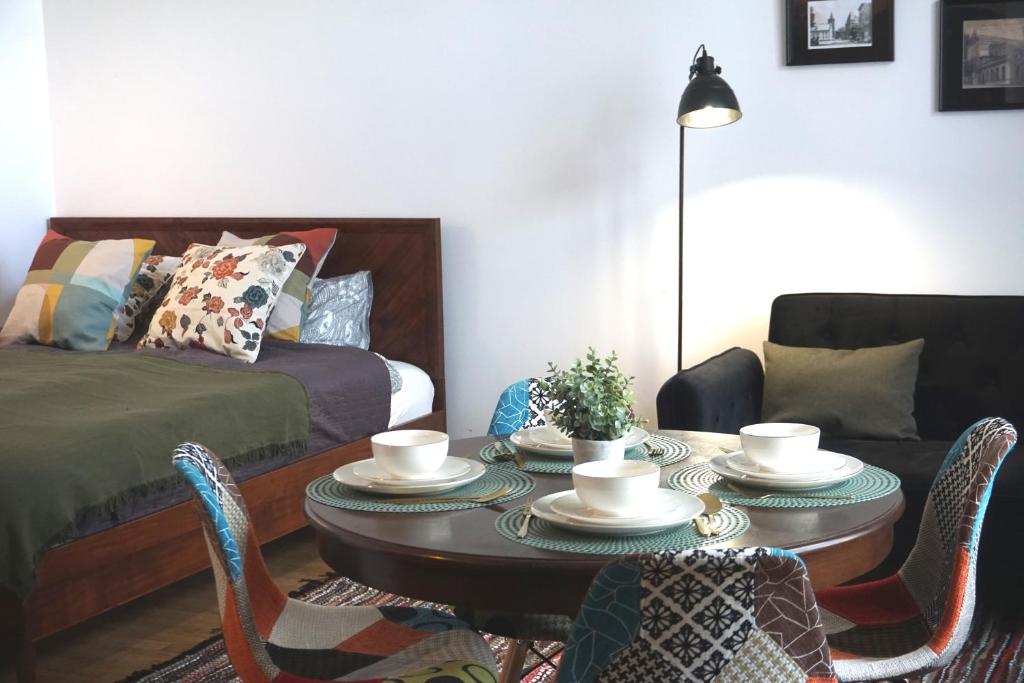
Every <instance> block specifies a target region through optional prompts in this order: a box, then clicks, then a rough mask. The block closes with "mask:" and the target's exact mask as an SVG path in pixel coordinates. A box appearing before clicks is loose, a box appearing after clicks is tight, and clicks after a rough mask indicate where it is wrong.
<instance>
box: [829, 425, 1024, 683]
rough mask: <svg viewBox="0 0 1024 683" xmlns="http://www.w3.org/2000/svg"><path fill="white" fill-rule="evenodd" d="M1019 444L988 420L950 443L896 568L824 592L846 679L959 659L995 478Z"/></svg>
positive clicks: (1006, 428) (897, 673)
mask: <svg viewBox="0 0 1024 683" xmlns="http://www.w3.org/2000/svg"><path fill="white" fill-rule="evenodd" d="M1016 442H1017V432H1016V430H1015V429H1014V428H1013V425H1011V424H1010V423H1009V422H1007V421H1006V420H1003V419H1001V418H988V419H985V420H981V421H980V422H978V423H976V424H974V425H973V426H971V427H970V428H968V429H967V431H965V432H964V433H963V434H962V435H961V436H960V438H959V439H958V440H957V441H956V443H955V444H954V445H953V447H952V448H951V449H950V451H949V454H948V455H947V456H946V459H945V461H944V462H943V464H942V467H941V468H940V469H939V472H938V474H937V475H936V477H935V481H934V482H933V484H932V488H931V492H930V493H929V494H928V499H927V501H926V503H925V508H924V515H923V517H922V519H921V527H920V529H919V531H918V536H917V542H916V543H915V545H914V548H913V550H912V551H911V553H910V555H909V556H908V557H907V560H906V562H905V563H904V565H903V567H901V568H900V570H899V572H897V573H896V574H894V575H892V576H890V577H888V578H885V579H881V580H878V581H873V582H870V583H865V584H858V585H853V586H841V587H837V588H831V589H828V590H824V591H821V592H819V594H818V604H819V606H820V607H821V610H822V618H823V620H824V624H825V627H826V631H827V633H828V639H829V643H830V645H831V646H832V651H833V657H834V659H835V666H836V671H837V673H838V674H839V677H840V679H841V680H874V679H885V678H891V677H902V676H908V675H911V674H915V673H919V672H923V671H928V670H931V669H937V668H940V667H943V666H946V665H947V664H949V662H950V661H952V659H953V658H954V657H955V656H956V654H957V652H959V650H960V648H961V647H962V646H963V644H964V642H965V641H966V640H967V636H968V632H969V631H970V628H971V620H972V618H973V615H974V598H975V573H976V567H977V562H978V542H979V539H980V536H981V525H982V521H983V520H984V517H985V509H986V507H987V506H988V500H989V496H990V495H991V493H992V485H993V484H994V483H995V476H996V473H997V472H998V471H999V466H1000V465H1001V464H1002V462H1003V460H1004V459H1005V458H1006V456H1007V455H1008V454H1009V453H1010V451H1011V450H1012V449H1013V447H1014V445H1015V444H1016Z"/></svg>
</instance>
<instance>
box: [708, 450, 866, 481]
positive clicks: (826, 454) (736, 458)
mask: <svg viewBox="0 0 1024 683" xmlns="http://www.w3.org/2000/svg"><path fill="white" fill-rule="evenodd" d="M813 459H814V463H815V468H814V469H812V470H803V471H798V472H779V471H778V470H769V469H766V468H764V467H761V466H760V465H758V464H757V463H756V462H754V461H753V460H751V459H750V457H749V456H748V455H747V454H746V453H744V452H743V451H735V452H733V453H730V454H729V460H728V462H729V467H731V468H732V469H734V470H736V471H738V472H743V473H744V474H754V475H757V476H759V477H763V478H765V479H782V480H788V479H792V478H793V477H803V476H814V475H820V476H826V475H828V474H830V473H831V472H834V471H835V470H838V469H840V468H842V467H845V466H846V456H844V455H839V454H838V453H832V452H831V451H826V450H820V449H819V450H818V451H817V453H816V454H815V455H814V458H813Z"/></svg>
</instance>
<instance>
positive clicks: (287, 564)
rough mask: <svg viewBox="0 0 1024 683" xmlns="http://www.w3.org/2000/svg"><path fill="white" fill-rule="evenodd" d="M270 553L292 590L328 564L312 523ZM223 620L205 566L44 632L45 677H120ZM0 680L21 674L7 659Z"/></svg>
mask: <svg viewBox="0 0 1024 683" xmlns="http://www.w3.org/2000/svg"><path fill="white" fill-rule="evenodd" d="M263 556H264V558H265V559H266V561H267V565H268V566H269V567H270V571H271V573H272V574H273V575H274V578H275V579H276V580H277V583H278V584H279V585H280V586H281V588H282V589H283V590H285V592H288V591H291V590H295V589H296V588H297V587H298V586H299V585H301V584H302V582H303V580H304V579H316V578H319V577H320V576H322V575H323V574H324V573H326V572H327V571H328V569H329V568H328V567H327V565H325V564H324V563H323V562H322V561H321V560H320V557H319V556H318V555H317V553H316V547H315V546H314V543H313V534H312V532H311V530H309V529H304V530H302V531H297V532H295V533H294V534H291V535H289V536H286V537H284V538H282V539H279V540H277V541H274V542H273V543H270V544H269V545H267V546H264V548H263ZM219 625H220V621H219V617H218V615H217V595H216V591H215V588H214V583H213V575H212V574H211V573H210V572H209V571H205V572H203V573H201V574H199V575H197V576H193V577H192V578H189V579H186V580H185V581H182V582H180V583H178V584H176V585H174V586H170V587H168V588H164V589H162V590H160V591H157V592H156V593H153V594H152V595H148V596H146V597H144V598H142V599H140V600H136V601H135V602H133V603H131V604H128V605H125V606H124V607H120V608H118V609H115V610H113V611H110V612H107V613H106V614H103V615H101V616H99V617H96V618H95V619H92V620H90V621H88V622H86V623H84V624H79V625H78V626H76V627H74V628H71V629H69V630H67V631H64V632H63V633H59V634H57V635H55V636H53V637H52V638H49V639H47V640H44V641H43V642H42V643H40V644H39V664H38V669H37V671H38V682H39V683H51V682H53V683H56V682H58V681H59V682H61V683H105V682H108V681H117V680H120V679H121V678H124V677H125V676H127V675H128V674H131V673H133V672H135V671H139V670H140V669H148V668H149V667H151V666H153V665H154V664H157V663H158V662H162V661H165V660H167V659H170V658H172V657H174V656H175V655H177V654H178V653H180V652H184V651H185V650H187V649H189V648H190V647H192V646H193V645H195V644H196V643H198V642H200V641H202V640H205V639H207V638H209V637H210V636H211V635H212V634H213V632H214V630H216V629H217V628H218V627H219ZM5 649H6V648H5ZM2 656H4V657H7V656H8V655H7V654H6V652H5V653H4V654H3V655H2ZM0 681H3V683H8V682H9V681H10V682H13V681H14V672H13V669H12V666H11V663H10V661H9V660H7V659H5V660H3V661H0Z"/></svg>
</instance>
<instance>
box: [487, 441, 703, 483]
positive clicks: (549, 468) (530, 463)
mask: <svg viewBox="0 0 1024 683" xmlns="http://www.w3.org/2000/svg"><path fill="white" fill-rule="evenodd" d="M648 443H649V444H650V445H651V447H652V448H655V449H661V450H662V451H663V452H662V453H661V454H660V455H648V454H647V452H646V450H645V449H644V448H643V447H642V446H635V447H633V448H630V449H629V450H628V451H626V460H650V461H651V462H653V463H654V464H656V465H657V466H658V467H665V466H666V465H673V464H675V463H677V462H681V461H683V460H685V459H686V458H688V457H690V453H692V452H693V450H692V449H691V448H690V447H689V446H687V445H686V444H685V443H683V442H682V441H680V440H679V439H673V438H671V437H668V436H662V435H661V434H651V438H650V439H649V440H648ZM512 448H515V446H512ZM520 452H521V453H522V454H523V455H524V456H526V465H525V466H524V467H523V469H524V470H525V471H527V472H536V473H538V474H572V466H573V464H574V463H573V461H572V458H545V457H544V456H543V455H537V454H536V453H527V452H526V451H520ZM502 455H503V451H500V450H498V448H497V447H496V446H495V445H494V444H493V443H489V444H487V445H486V446H484V447H483V448H481V449H480V459H481V460H483V461H484V462H488V463H500V462H504V461H505V459H504V458H503V457H502Z"/></svg>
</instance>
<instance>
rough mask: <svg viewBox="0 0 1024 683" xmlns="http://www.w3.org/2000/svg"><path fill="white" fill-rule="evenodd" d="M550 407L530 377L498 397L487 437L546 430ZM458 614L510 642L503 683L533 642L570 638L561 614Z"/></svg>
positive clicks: (457, 611)
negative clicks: (544, 428)
mask: <svg viewBox="0 0 1024 683" xmlns="http://www.w3.org/2000/svg"><path fill="white" fill-rule="evenodd" d="M550 405H551V401H550V400H549V399H548V396H547V394H546V393H545V392H544V390H543V389H541V387H540V380H538V379H537V378H535V377H530V378H528V379H523V380H520V381H518V382H516V383H515V384H511V385H509V386H508V387H507V388H506V389H505V390H504V391H502V392H501V396H499V397H498V404H497V406H495V408H494V414H493V415H492V416H491V424H490V426H489V427H488V429H487V434H488V435H490V436H493V437H496V438H498V439H505V438H508V437H509V436H511V435H512V434H515V433H516V432H518V431H519V430H520V429H526V428H527V427H543V426H544V425H546V424H547V421H546V420H545V419H544V411H545V410H547V409H548V408H549V407H550ZM455 614H456V615H458V616H459V617H460V618H462V619H465V620H466V621H468V622H469V623H470V624H472V625H473V627H474V628H478V629H480V630H481V631H487V632H488V633H493V634H494V635H498V636H502V637H504V638H508V639H509V647H508V650H506V652H505V656H504V657H503V658H502V665H501V672H502V678H501V680H502V681H503V683H505V682H507V681H518V680H519V677H518V674H519V672H520V671H521V670H522V668H523V662H524V661H525V659H526V657H527V655H528V654H529V651H530V648H531V646H532V645H533V642H534V641H538V640H556V641H560V642H564V641H565V640H566V639H567V638H568V637H569V627H570V625H571V624H572V620H571V619H570V618H569V617H566V616H563V615H558V614H515V613H512V612H498V611H491V610H478V609H474V608H470V607H461V606H460V607H456V608H455ZM535 653H536V654H537V655H538V656H541V653H540V652H539V651H536V650H535Z"/></svg>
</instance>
